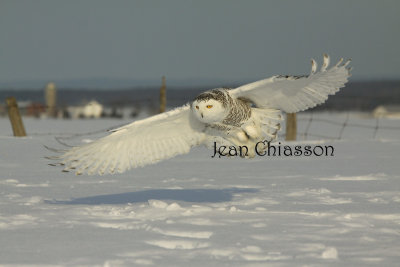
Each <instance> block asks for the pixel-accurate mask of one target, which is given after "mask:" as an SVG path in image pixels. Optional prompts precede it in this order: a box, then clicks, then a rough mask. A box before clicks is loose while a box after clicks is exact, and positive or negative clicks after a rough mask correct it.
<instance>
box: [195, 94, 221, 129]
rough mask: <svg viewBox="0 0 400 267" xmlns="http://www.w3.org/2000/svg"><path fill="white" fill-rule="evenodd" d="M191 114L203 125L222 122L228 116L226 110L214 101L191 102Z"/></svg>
mask: <svg viewBox="0 0 400 267" xmlns="http://www.w3.org/2000/svg"><path fill="white" fill-rule="evenodd" d="M192 112H193V113H194V115H195V116H196V118H197V119H198V120H199V121H201V122H204V123H216V122H222V121H223V120H224V119H225V117H226V116H227V115H228V111H227V109H226V108H225V107H224V106H223V105H222V103H221V102H219V101H217V100H215V99H208V100H195V101H193V103H192Z"/></svg>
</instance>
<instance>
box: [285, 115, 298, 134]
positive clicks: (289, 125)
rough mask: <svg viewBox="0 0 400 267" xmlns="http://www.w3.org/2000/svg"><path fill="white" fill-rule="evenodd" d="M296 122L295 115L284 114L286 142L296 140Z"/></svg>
mask: <svg viewBox="0 0 400 267" xmlns="http://www.w3.org/2000/svg"><path fill="white" fill-rule="evenodd" d="M296 135H297V120H296V113H288V114H286V141H294V140H296Z"/></svg>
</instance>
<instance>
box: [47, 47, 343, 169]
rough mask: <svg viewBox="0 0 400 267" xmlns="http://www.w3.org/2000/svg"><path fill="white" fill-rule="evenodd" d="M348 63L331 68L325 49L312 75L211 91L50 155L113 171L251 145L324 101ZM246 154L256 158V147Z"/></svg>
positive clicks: (67, 165)
mask: <svg viewBox="0 0 400 267" xmlns="http://www.w3.org/2000/svg"><path fill="white" fill-rule="evenodd" d="M349 63H350V61H347V62H345V63H343V59H341V60H340V61H339V62H338V63H337V64H336V65H335V66H333V67H331V68H328V65H329V56H328V55H326V54H325V55H324V60H323V64H322V67H321V68H320V70H319V71H317V63H316V62H315V60H312V61H311V73H310V74H309V75H307V76H283V75H277V76H272V77H271V78H268V79H264V80H260V81H256V82H253V83H249V84H246V85H243V86H240V87H238V88H235V89H227V88H217V89H213V90H210V91H206V92H204V93H202V94H200V95H198V96H197V97H196V98H195V99H194V100H193V101H192V102H191V103H188V104H186V105H184V106H182V107H178V108H176V109H174V110H171V111H168V112H165V113H161V114H158V115H155V116H152V117H150V118H147V119H143V120H139V121H135V122H133V123H131V124H128V125H125V126H123V127H120V128H118V129H115V130H112V131H111V134H109V135H108V136H106V137H103V138H101V139H98V140H96V141H94V142H91V143H88V144H85V145H82V146H78V147H73V148H71V149H69V150H67V151H64V152H63V154H61V155H60V156H55V157H50V158H51V159H56V160H58V161H59V163H57V164H51V165H62V166H64V171H71V170H73V171H75V173H76V174H83V173H87V174H89V175H92V174H96V173H97V174H100V175H102V174H108V173H111V174H113V173H116V172H118V173H121V172H124V171H126V170H129V169H132V168H136V167H140V166H145V165H148V164H154V163H156V162H159V161H161V160H165V159H168V158H171V157H174V156H176V155H179V154H185V153H188V152H189V151H190V149H191V148H192V147H194V146H198V145H206V146H207V147H211V146H212V145H213V144H216V143H217V144H221V145H226V146H235V147H238V146H248V147H251V146H254V145H255V144H256V143H258V142H260V141H262V140H266V141H268V142H269V141H272V140H274V139H275V138H276V135H277V132H278V131H279V129H280V123H281V121H282V115H281V111H283V112H287V113H294V112H299V111H303V110H306V109H308V108H312V107H314V106H316V105H318V104H321V103H324V102H325V101H326V99H327V98H328V95H332V94H335V93H336V92H337V91H338V90H339V89H340V88H341V87H343V86H344V85H345V83H346V82H347V79H348V77H349V76H350V68H348V67H347V66H348V64H349ZM264 149H266V147H265V148H264ZM246 157H249V158H251V157H254V152H251V151H249V154H248V155H246Z"/></svg>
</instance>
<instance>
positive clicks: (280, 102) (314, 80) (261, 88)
mask: <svg viewBox="0 0 400 267" xmlns="http://www.w3.org/2000/svg"><path fill="white" fill-rule="evenodd" d="M329 62H330V58H329V56H328V55H326V54H324V61H323V64H322V67H321V69H320V71H317V63H316V62H315V60H311V73H310V75H308V76H303V77H296V76H280V75H279V76H273V77H271V78H268V79H264V80H260V81H256V82H253V83H249V84H246V85H243V86H240V87H238V88H236V89H233V90H231V91H230V93H231V95H232V96H235V97H243V98H247V99H250V100H251V101H252V102H254V104H255V105H256V106H257V107H260V108H274V109H280V110H283V111H285V112H288V113H294V112H299V111H302V110H306V109H308V108H312V107H315V106H316V105H319V104H322V103H324V102H325V101H326V100H327V99H328V96H329V95H333V94H335V93H336V92H338V91H339V89H340V88H341V87H343V86H344V85H345V84H346V82H347V81H348V77H349V76H350V70H351V68H347V66H348V64H349V63H350V60H349V61H346V62H345V63H344V64H343V59H340V60H339V62H338V63H337V64H336V65H335V66H333V67H331V68H329V69H328V66H329Z"/></svg>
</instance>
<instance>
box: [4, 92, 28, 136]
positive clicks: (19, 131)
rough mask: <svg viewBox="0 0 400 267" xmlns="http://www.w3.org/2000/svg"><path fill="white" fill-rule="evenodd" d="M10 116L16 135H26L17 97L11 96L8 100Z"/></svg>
mask: <svg viewBox="0 0 400 267" xmlns="http://www.w3.org/2000/svg"><path fill="white" fill-rule="evenodd" d="M6 102H7V109H8V117H9V118H10V122H11V126H12V129H13V133H14V136H26V132H25V128H24V124H23V123H22V119H21V115H20V114H19V109H18V104H17V101H16V100H15V97H9V98H7V100H6Z"/></svg>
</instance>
